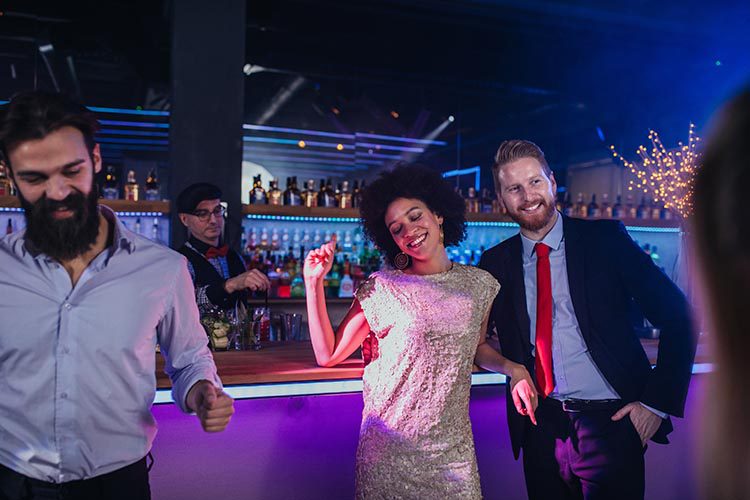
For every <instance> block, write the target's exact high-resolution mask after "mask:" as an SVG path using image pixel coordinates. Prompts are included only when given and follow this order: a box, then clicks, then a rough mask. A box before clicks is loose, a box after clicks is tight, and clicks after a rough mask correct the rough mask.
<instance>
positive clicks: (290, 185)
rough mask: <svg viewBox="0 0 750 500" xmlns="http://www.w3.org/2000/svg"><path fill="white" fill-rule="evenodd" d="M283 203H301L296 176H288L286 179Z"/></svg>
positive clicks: (295, 205) (294, 204)
mask: <svg viewBox="0 0 750 500" xmlns="http://www.w3.org/2000/svg"><path fill="white" fill-rule="evenodd" d="M284 205H288V206H290V207H298V206H300V205H302V196H300V192H299V189H298V188H297V177H289V178H288V179H287V181H286V190H285V191H284Z"/></svg>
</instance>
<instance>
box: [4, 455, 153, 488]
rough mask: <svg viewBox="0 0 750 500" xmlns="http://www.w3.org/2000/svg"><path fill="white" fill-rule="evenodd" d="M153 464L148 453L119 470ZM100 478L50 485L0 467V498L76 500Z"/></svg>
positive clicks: (151, 457)
mask: <svg viewBox="0 0 750 500" xmlns="http://www.w3.org/2000/svg"><path fill="white" fill-rule="evenodd" d="M149 459H150V462H151V463H150V464H149V463H148V462H149ZM153 464H154V459H153V456H152V455H151V452H149V454H148V455H146V456H145V457H143V458H142V459H140V460H138V461H137V462H135V463H133V464H130V465H127V466H125V467H123V468H122V469H119V470H120V471H124V470H127V469H136V468H140V467H145V468H146V470H151V467H152V466H153ZM113 472H117V471H113ZM108 474H111V473H108ZM105 476H106V474H105ZM101 477H102V476H96V477H92V478H89V479H76V480H73V481H68V482H65V483H50V482H47V481H42V480H40V479H35V478H31V477H28V476H25V475H23V474H21V473H19V472H16V471H14V470H12V469H10V468H8V467H5V466H3V465H0V498H5V495H7V496H9V497H10V498H13V497H14V496H16V495H17V497H18V498H25V495H29V494H31V495H32V496H33V497H34V498H44V499H50V500H56V499H59V498H76V497H77V496H78V494H79V493H80V494H84V493H86V491H87V488H91V484H92V483H94V482H96V481H98V480H100V479H101Z"/></svg>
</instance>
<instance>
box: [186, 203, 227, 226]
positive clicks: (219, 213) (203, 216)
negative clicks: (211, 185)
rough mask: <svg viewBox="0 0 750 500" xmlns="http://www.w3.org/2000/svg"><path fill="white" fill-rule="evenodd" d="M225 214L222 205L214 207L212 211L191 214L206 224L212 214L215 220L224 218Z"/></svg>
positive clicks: (197, 211) (225, 211)
mask: <svg viewBox="0 0 750 500" xmlns="http://www.w3.org/2000/svg"><path fill="white" fill-rule="evenodd" d="M226 213H227V209H226V208H224V206H223V205H216V208H214V209H213V210H196V211H195V212H193V215H195V216H196V217H198V220H199V221H201V222H208V219H210V218H211V214H213V215H214V216H215V217H216V218H217V219H220V218H221V217H224V214H226Z"/></svg>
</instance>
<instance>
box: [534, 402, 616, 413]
mask: <svg viewBox="0 0 750 500" xmlns="http://www.w3.org/2000/svg"><path fill="white" fill-rule="evenodd" d="M544 401H547V402H549V403H551V404H553V405H555V406H556V407H558V408H561V409H562V410H563V411H564V412H567V413H580V412H588V411H617V410H619V409H620V408H622V407H623V406H625V402H624V401H623V400H622V399H573V398H571V399H563V400H562V401H560V400H559V399H554V398H545V399H544Z"/></svg>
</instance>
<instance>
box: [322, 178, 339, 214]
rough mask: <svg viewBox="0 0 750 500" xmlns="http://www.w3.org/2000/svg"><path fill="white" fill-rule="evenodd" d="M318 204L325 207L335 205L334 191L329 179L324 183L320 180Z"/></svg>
mask: <svg viewBox="0 0 750 500" xmlns="http://www.w3.org/2000/svg"><path fill="white" fill-rule="evenodd" d="M318 206H319V207H326V208H334V207H336V193H334V191H333V185H332V183H331V179H328V182H326V183H324V182H323V181H322V180H321V189H320V193H319V194H318Z"/></svg>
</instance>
